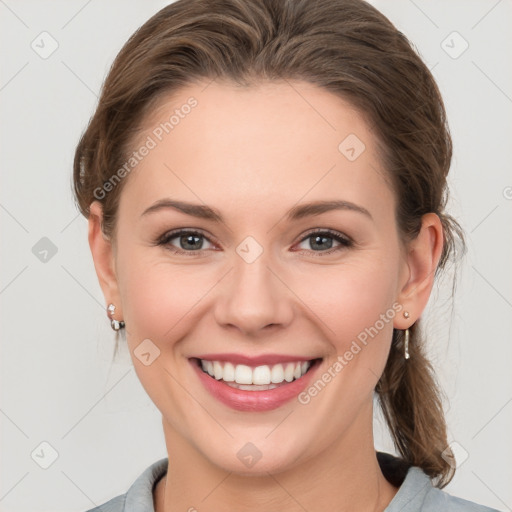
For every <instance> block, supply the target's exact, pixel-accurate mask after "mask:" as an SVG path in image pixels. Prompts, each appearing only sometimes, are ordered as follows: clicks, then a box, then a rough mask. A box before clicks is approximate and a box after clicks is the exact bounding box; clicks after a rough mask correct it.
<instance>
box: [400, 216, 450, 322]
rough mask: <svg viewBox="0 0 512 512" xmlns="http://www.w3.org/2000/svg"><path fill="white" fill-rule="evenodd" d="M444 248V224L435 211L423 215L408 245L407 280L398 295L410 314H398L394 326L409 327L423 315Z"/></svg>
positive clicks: (405, 309)
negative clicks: (416, 232) (405, 315)
mask: <svg viewBox="0 0 512 512" xmlns="http://www.w3.org/2000/svg"><path fill="white" fill-rule="evenodd" d="M442 249H443V225H442V223H441V220H440V219H439V216H438V215H436V214H435V213H427V214H425V215H423V217H422V223H421V230H420V232H419V233H418V236H417V237H416V238H415V239H414V240H412V241H411V242H410V243H409V245H408V247H407V256H406V258H407V261H406V263H407V267H408V272H406V273H405V275H406V278H405V282H404V283H403V285H402V288H401V290H400V293H399V296H398V302H399V303H400V304H402V305H403V307H404V311H408V312H409V315H410V316H409V318H404V317H403V316H402V315H399V316H397V317H396V322H395V324H396V325H395V326H394V327H395V328H397V329H407V328H408V327H410V326H411V325H412V324H413V323H414V322H416V320H417V319H418V318H419V317H420V316H421V314H422V312H423V310H424V309H425V307H426V305H427V303H428V299H429V297H430V293H431V291H432V287H433V285H434V277H435V271H436V268H437V265H438V263H439V259H440V258H441V253H442Z"/></svg>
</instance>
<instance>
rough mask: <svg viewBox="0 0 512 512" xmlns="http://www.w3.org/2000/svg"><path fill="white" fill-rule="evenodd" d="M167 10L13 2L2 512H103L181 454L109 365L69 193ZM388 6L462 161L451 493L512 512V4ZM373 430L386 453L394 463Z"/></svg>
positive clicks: (4, 236) (5, 32) (2, 299)
mask: <svg viewBox="0 0 512 512" xmlns="http://www.w3.org/2000/svg"><path fill="white" fill-rule="evenodd" d="M166 3H167V2H165V1H163V0H158V1H157V0H146V1H138V2H136V1H134V0H130V1H126V0H123V1H121V0H116V1H109V2H100V1H99V0H89V1H84V0H80V1H75V0H73V1H69V0H66V1H63V0H62V1H52V2H50V1H41V0H37V1H35V0H34V1H17V2H16V1H14V0H0V38H1V48H2V53H1V59H2V60H1V75H0V101H1V119H2V122H1V126H0V130H1V142H2V153H1V158H0V164H1V173H2V174H1V180H2V181H1V192H0V223H1V242H2V245H1V249H2V250H1V276H0V303H1V336H2V337H1V354H0V364H1V371H2V373H1V380H2V387H1V407H0V425H1V429H2V430H1V433H2V437H1V458H0V460H1V480H0V510H2V511H6V510H9V511H50V510H51V511H71V510H76V511H79V510H85V509H88V508H92V507H93V506H95V505H98V504H101V503H103V502H104V501H107V500H108V499H110V498H112V497H113V496H115V495H117V494H120V493H123V492H125V491H126V490H127V489H128V487H129V486H130V485H131V483H132V482H133V481H134V480H135V478H136V477H137V476H138V475H139V474H140V473H141V472H142V471H143V470H144V469H145V468H146V467H147V466H149V465H150V464H151V463H152V462H154V461H156V460H157V459H159V458H160V457H165V456H166V455H167V453H166V449H165V444H164V439H163V432H162V426H161V421H160V414H159V412H158V410H157V409H156V407H155V406H154V405H153V404H152V402H151V401H150V399H149V398H148V397H147V395H146V394H145V392H144V390H143V388H142V386H141V385H140V383H139V381H138V379H137V377H136V375H135V373H134V370H133V367H132V363H131V361H130V358H129V354H128V353H127V351H126V350H125V351H123V352H122V353H121V357H120V358H118V360H117V362H115V363H114V364H112V365H111V357H112V350H113V346H114V336H113V331H111V329H110V326H109V324H108V320H107V317H106V314H105V310H104V307H105V304H104V300H103V296H102V294H101V291H100V288H99V285H98V283H97V279H96V275H95V273H94V267H93V263H92V259H91V257H90V252H89V247H88V244H87V229H86V227H87V224H86V221H85V219H83V218H82V217H80V216H78V214H77V210H76V209H75V207H74V203H73V200H72V195H71V186H70V183H71V168H72V158H73V154H74V148H75V145H76V143H77V142H78V138H79V135H80V133H81V132H82V131H83V130H84V129H85V127H86V123H87V121H88V119H89V117H90V116H91V114H92V113H93V110H94V107H95V105H96V102H97V94H98V92H99V90H100V86H101V84H102V81H103V79H104V78H105V75H106V73H107V70H108V68H109V66H110V64H111V63H112V60H113V59H114V57H115V55H116V54H117V52H118V51H119V50H120V48H121V46H122V45H123V43H124V42H125V41H126V40H127V38H128V37H129V36H130V35H131V34H132V32H133V31H134V30H135V29H136V28H137V27H138V26H140V25H141V24H142V23H143V22H144V21H146V20H147V19H148V18H149V17H150V16H151V15H152V14H154V13H155V12H157V11H158V10H159V9H160V8H161V7H163V6H164V5H166ZM373 3H374V5H376V6H377V7H378V8H380V9H381V10H382V11H383V12H384V13H385V14H386V15H387V16H388V17H389V18H390V19H391V20H392V21H393V22H394V23H395V24H396V25H397V26H398V27H399V28H400V29H401V30H402V31H403V32H404V33H405V34H406V35H407V36H408V37H409V38H410V39H411V40H412V41H413V42H414V44H415V45H416V47H417V48H418V50H419V51H420V53H421V55H422V56H423V58H424V60H425V61H426V62H427V64H428V65H429V67H430V68H431V69H432V70H433V73H434V75H435V77H436V78H437V80H438V83H439V85H440V87H441V90H442V93H443V95H444V98H445V101H446V105H447V109H448V115H449V121H450V126H451V129H452V134H453V139H454V145H455V154H454V160H453V166H452V172H451V179H450V182H451V184H452V196H453V200H452V202H451V207H450V210H451V212H452V213H454V214H455V215H456V216H458V218H459V219H460V221H461V223H462V224H463V226H464V228H465V229H466V233H467V236H468V242H469V255H468V258H467V260H466V262H465V264H464V266H463V268H462V272H461V275H460V279H459V286H458V289H457V295H456V299H455V306H454V308H453V310H452V307H451V302H450V301H449V300H448V298H449V291H450V290H449V286H450V281H449V279H448V280H446V282H445V284H444V286H441V287H440V288H439V290H438V291H436V293H435V294H434V295H433V297H432V300H431V303H430V304H429V307H428V325H429V326H430V333H431V336H430V339H431V343H432V344H431V347H430V350H431V355H432V359H433V361H434V364H435V366H436V367H437V369H438V375H439V380H440V382H441V384H442V386H443V388H444V390H445V392H446V396H447V407H448V413H447V419H448V425H449V437H450V439H449V440H450V442H453V443H456V444H455V445H454V446H455V448H456V454H457V455H458V465H459V467H458V470H457V474H456V477H455V479H454V480H453V482H452V483H451V484H450V485H449V486H448V487H447V488H446V490H447V491H448V492H450V493H452V494H455V495H458V496H460V497H463V498H466V499H469V500H472V501H476V502H479V503H482V504H486V505H489V506H492V507H495V508H497V509H498V510H502V511H505V510H512V486H511V481H512V470H511V464H510V461H511V460H512V442H511V436H510V432H512V376H511V371H510V366H511V361H512V358H511V355H512V344H511V343H510V332H511V327H512V315H511V308H512V279H511V265H510V262H511V261H512V257H511V256H512V254H511V253H512V230H511V229H510V221H511V218H512V174H511V172H510V166H511V162H512V144H511V134H512V130H511V128H512V116H511V113H512V68H511V66H510V62H512V44H511V35H510V27H511V26H512V2H511V1H510V0H501V1H484V0H478V1H477V0H473V1H467V0H464V1H462V0H458V1H450V2H447V1H442V0H437V1H426V0H414V1H413V0H400V1H398V0H397V1H389V0H388V1H384V0H374V2H373ZM44 31H46V32H48V33H49V34H50V36H47V35H40V34H41V33H42V32H44ZM454 31H456V32H457V33H458V34H459V35H457V34H453V32H454ZM53 40H54V41H56V43H53ZM33 41H34V43H33ZM443 41H444V43H443ZM465 41H466V42H467V44H468V45H469V46H468V48H467V50H466V51H464V52H463V53H462V54H460V55H459V53H460V52H461V50H462V49H464V47H465V45H466V43H465ZM32 44H33V46H34V48H35V49H37V51H36V50H35V49H33V48H32V47H31V45H32ZM52 44H58V48H57V49H56V50H55V51H54V53H52V54H51V55H49V56H47V55H44V54H43V52H45V51H46V52H49V51H50V50H51V49H52V46H51V45H52ZM37 52H39V53H37ZM41 54H43V56H44V57H46V58H42V56H41ZM454 57H456V58H454ZM43 237H46V238H48V239H49V240H50V241H51V244H49V242H48V241H47V240H43V241H41V239H42V238H43ZM51 245H53V246H54V249H53V250H55V249H56V250H57V252H56V253H55V254H53V253H52V247H51ZM34 247H35V248H34ZM45 251H48V252H45ZM375 424H376V442H377V447H378V448H379V449H387V450H388V451H391V450H392V448H391V446H390V442H389V438H388V437H387V435H386V433H385V431H383V430H382V427H381V419H379V418H378V417H377V418H376V422H375ZM43 442H45V443H48V444H43V445H41V443H43ZM54 451H55V452H54ZM52 454H54V455H58V456H57V458H56V460H55V461H54V462H53V463H52V464H51V465H49V467H48V468H47V469H43V468H42V467H41V465H48V464H50V463H51V462H52Z"/></svg>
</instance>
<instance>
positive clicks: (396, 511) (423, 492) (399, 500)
mask: <svg viewBox="0 0 512 512" xmlns="http://www.w3.org/2000/svg"><path fill="white" fill-rule="evenodd" d="M377 458H378V461H379V464H380V467H381V469H382V472H383V474H384V476H385V477H386V478H387V479H388V480H389V481H390V482H391V483H392V484H393V485H395V486H396V487H399V489H398V492H397V493H396V494H395V496H394V498H393V499H392V500H391V503H390V504H389V505H388V506H387V507H386V509H385V511H384V512H461V511H465V512H498V511H497V510H496V509H493V508H489V507H484V506H483V505H478V504H476V503H473V502H471V501H467V500H463V499H461V498H456V497H454V496H451V495H450V494H448V493H447V492H445V491H443V490H441V489H438V488H436V487H434V486H433V485H432V482H431V480H430V478H429V477H428V476H427V475H426V474H425V473H424V472H423V471H422V470H421V469H420V468H418V467H415V466H413V467H405V466H404V465H403V463H401V462H400V460H399V459H398V458H396V457H394V456H392V455H390V454H387V453H382V452H377ZM167 464H168V459H167V458H165V459H160V460H159V461H157V462H155V463H153V464H152V465H151V466H149V467H148V468H146V469H145V470H144V472H143V473H142V474H141V475H140V476H139V477H138V478H137V480H135V482H134V483H133V484H132V486H131V487H130V488H129V489H128V491H127V492H126V493H125V494H121V495H119V496H117V497H115V498H113V499H111V500H110V501H107V502H106V503H104V504H103V505H101V506H99V507H96V508H93V509H90V510H88V511H87V512H154V508H153V488H154V486H155V485H156V483H157V482H158V480H160V478H162V477H163V476H164V475H165V474H166V472H167Z"/></svg>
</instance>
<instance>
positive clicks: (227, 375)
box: [222, 363, 235, 382]
mask: <svg viewBox="0 0 512 512" xmlns="http://www.w3.org/2000/svg"><path fill="white" fill-rule="evenodd" d="M222 380H223V381H224V382H234V380H235V367H234V366H233V364H232V363H225V364H224V373H223V375H222Z"/></svg>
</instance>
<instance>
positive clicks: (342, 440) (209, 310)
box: [89, 81, 443, 512]
mask: <svg viewBox="0 0 512 512" xmlns="http://www.w3.org/2000/svg"><path fill="white" fill-rule="evenodd" d="M190 96H193V97H194V98H196V99H197V102H198V104H197V106H196V107H195V108H194V109H193V110H192V111H191V112H190V114H188V115H187V116H184V118H183V119H180V122H179V124H177V125H176V126H175V127H174V129H173V130H172V132H170V133H169V134H168V135H166V136H164V137H163V139H162V141H161V142H158V144H157V146H156V147H155V148H154V149H152V150H151V151H150V152H149V154H148V155H147V156H145V157H144V159H143V160H142V161H141V162H140V163H139V164H138V165H137V167H136V169H134V170H133V171H132V172H131V174H130V175H129V176H128V177H126V178H125V179H126V180H127V181H126V183H125V186H124V189H123V191H122V194H121V200H120V205H119V212H118V214H119V217H118V224H117V231H116V234H115V240H114V244H112V243H111V241H109V240H107V239H106V238H105V237H104V236H103V234H102V233H101V230H100V223H101V215H102V212H101V205H100V204H99V203H97V202H95V203H93V204H92V205H91V215H90V218H89V243H90V247H91V251H92V255H93V258H94V264H95V268H96V271H97V275H98V279H99V282H100V284H101V287H102V290H103V293H104V295H105V300H106V303H107V304H109V303H110V302H113V303H114V304H115V305H116V306H117V309H116V313H115V318H117V319H122V320H124V321H125V322H126V336H127V343H128V346H129V349H130V352H131V354H132V359H133V364H134V368H135V370H136V372H137V375H138V377H139V378H140V381H141V383H142V385H143V386H144V388H145V390H146V391H147V393H148V395H149V396H150V397H151V399H152V400H153V402H154V403H155V405H156V406H157V407H158V409H159V410H160V411H161V413H162V424H163V429H164V434H165V440H166V446H167V451H168V454H169V460H170V464H169V470H168V473H167V475H166V477H165V478H163V479H162V480H161V481H160V482H159V483H158V485H157V486H156V489H155V492H154V497H155V506H156V510H157V512H162V511H165V512H171V511H173V512H174V511H178V510H182V511H185V510H189V509H190V508H191V507H195V508H196V509H197V510H201V511H212V512H213V511H215V512H224V511H226V512H227V511H232V510H238V511H253V510H261V509H262V507H263V508H264V509H265V510H266V511H267V512H272V511H284V510H286V511H299V510H301V511H302V510H304V509H306V510H308V511H311V512H312V511H319V510H337V511H349V510H350V511H353V510H359V511H366V510H368V511H372V510H383V509H384V508H385V507H386V506H387V505H388V504H389V502H390V501H391V499H392V498H393V496H394V494H395V493H396V491H397V489H396V488H395V487H393V486H392V485H391V484H389V483H388V482H387V481H386V480H385V478H384V476H383V475H382V473H381V471H380V468H379V466H378V463H377V459H376V455H375V449H374V444H373V432H372V414H373V410H372V407H373V394H374V388H375V385H376V383H377V381H378V379H379V377H380V375H381V373H382V371H383V369H384V366H385V363H386V359H387V355H388V352H389V348H390V343H391V338H392V330H393V327H394V328H397V329H405V328H407V327H409V326H410V325H412V324H413V323H414V322H415V321H416V320H417V319H418V318H419V316H420V315H421V313H422V311H423V310H424V308H425V306H426V304H427V301H428V298H429V295H430V292H431V289H432V285H433V279H434V270H435V268H436V266H437V263H438V261H439V257H440V254H441V249H442V243H443V241H442V240H443V238H442V227H441V223H440V221H439V218H438V217H437V216H436V215H435V214H427V215H425V216H424V217H423V225H422V229H421V232H420V234H419V235H418V237H417V238H416V239H415V240H413V241H412V242H411V243H410V244H409V245H407V246H405V245H403V244H402V243H401V242H400V239H399V235H398V231H397V224H396V219H395V215H394V211H395V197H394V192H393V190H391V188H390V186H389V184H388V182H387V181H386V179H385V174H384V170H383V169H382V165H381V162H380V159H379V155H378V152H377V141H376V138H375V136H374V134H373V133H372V132H371V131H370V129H369V128H368V125H367V123H366V122H365V120H364V118H363V117H362V116H361V115H360V114H359V113H358V112H357V111H356V110H354V109H353V108H352V107H351V106H350V105H349V104H348V103H346V102H344V101H342V100H341V99H340V98H338V97H337V96H334V95H333V94H331V93H330V92H328V91H325V90H323V89H320V88H317V87H316V86H314V85H311V84H307V83H303V82H298V81H296V82H272V83H270V82H262V83H260V84H258V85H257V86H251V87H250V88H245V89H243V88H240V87H236V86H234V85H232V84H229V83H219V82H216V81H215V82H211V83H210V84H209V85H207V84H206V83H202V84H195V85H190V86H187V87H186V88H184V89H182V90H180V91H179V92H178V93H177V94H173V95H169V96H167V97H165V98H163V99H162V100H161V101H160V103H159V105H158V108H155V109H154V110H153V111H152V112H151V113H150V114H149V116H148V117H147V118H146V119H145V121H144V123H143V131H141V132H140V133H139V137H138V140H137V141H136V142H135V143H134V148H137V147H139V146H140V143H142V141H144V140H145V139H146V137H147V136H148V134H149V135H150V134H151V133H152V130H154V129H155V127H157V126H158V125H159V123H160V122H163V121H165V120H168V119H169V116H170V115H171V114H172V112H173V111H174V109H176V108H180V106H181V105H183V104H185V103H186V101H187V99H188V98H189V97H190ZM349 134H356V135H357V137H358V138H359V139H360V140H361V141H363V142H364V144H365V150H364V151H363V152H362V153H361V155H360V156H359V157H358V158H357V159H356V160H354V161H349V159H347V158H346V156H345V155H344V154H342V152H340V151H339V149H338V146H339V144H340V142H342V141H343V140H344V139H345V138H346V137H347V136H348V135H349ZM163 198H172V199H174V200H181V201H188V202H193V203H196V204H206V205H209V206H211V207H213V208H215V209H217V210H218V211H219V212H220V213H221V214H222V216H223V218H224V222H222V223H219V222H214V221H212V220H205V219H199V218H196V217H192V216H189V215H186V214H184V213H181V212H178V211H177V210H174V209H161V210H158V211H155V212H153V213H149V214H146V215H142V213H143V212H144V211H145V209H147V208H148V207H149V206H151V205H152V204H154V203H155V202H156V201H158V200H160V199H163ZM332 199H334V200H341V199H342V200H346V201H350V202H352V203H355V204H357V205H359V206H362V207H364V208H366V209H367V210H368V211H369V212H370V214H371V218H370V217H369V216H366V215H364V214H362V213H359V212H356V211H350V210H334V211H330V212H326V213H322V214H320V215H316V216H310V217H306V218H302V219H300V220H295V221H292V222H288V221H287V220H286V213H287V212H288V210H289V209H290V208H292V207H294V206H296V205H297V204H303V203H305V202H310V201H316V200H332ZM179 228H194V229H197V230H201V231H202V232H203V234H204V237H205V238H200V239H199V242H196V245H192V248H190V245H186V240H185V245H183V244H180V236H178V237H175V238H174V239H172V240H171V241H169V243H168V245H167V247H165V246H158V245H155V241H156V240H157V239H158V238H159V237H161V236H162V235H163V234H165V233H166V232H169V231H171V230H174V229H179ZM325 229H332V230H335V231H338V232H340V233H341V234H342V235H345V236H346V237H349V238H351V239H352V240H353V241H354V245H353V246H352V247H344V246H343V245H342V244H340V243H339V242H337V241H336V240H335V239H332V238H329V239H328V240H327V241H326V242H325V243H324V245H323V246H320V248H317V247H318V246H315V245H314V244H315V237H311V234H310V233H315V232H318V231H321V230H325ZM306 235H309V236H306ZM247 236H251V237H253V238H254V239H255V240H256V241H257V243H258V244H259V245H260V246H261V248H262V249H263V252H262V254H261V255H260V256H259V257H258V258H257V259H256V260H255V261H253V262H252V263H250V264H249V263H247V262H246V261H245V260H244V259H243V258H242V257H240V256H239V254H238V253H237V252H236V248H237V246H238V245H239V244H240V243H241V242H242V241H243V240H244V239H245V238H246V237H247ZM324 236H327V235H324ZM201 240H202V245H201ZM194 247H199V249H195V248H194ZM172 248H174V249H181V250H182V251H188V252H189V253H194V254H192V256H190V254H174V253H173V252H172ZM335 248H339V250H336V251H331V249H335ZM329 251H331V254H326V253H327V252H329ZM195 254H198V255H195ZM319 254H323V256H318V255H319ZM393 304H401V305H402V306H403V310H407V311H408V312H409V314H410V317H409V318H405V317H404V316H403V314H402V312H400V313H397V314H396V315H395V316H394V318H392V319H391V320H390V321H389V322H387V323H385V325H384V327H383V328H382V329H381V330H380V331H379V332H378V335H376V336H374V337H373V338H372V339H371V341H370V342H369V343H368V344H367V345H366V346H364V348H363V349H362V350H361V351H360V352H359V353H358V354H357V355H355V356H354V358H353V359H352V360H351V361H350V362H349V363H348V364H347V365H346V366H345V367H344V368H343V370H342V371H340V372H339V373H338V374H337V375H336V377H335V378H333V379H332V380H331V382H329V384H328V385H326V386H325V388H324V389H323V390H322V391H321V392H320V393H319V394H318V395H317V396H316V397H314V398H313V399H312V400H311V401H310V402H309V403H308V404H306V405H303V404H300V403H299V402H298V401H297V400H292V401H290V402H288V403H286V404H285V405H283V406H282V407H279V408H277V409H275V410H272V411H266V412H239V411H235V410H233V409H230V408H229V407H227V406H225V405H224V404H222V403H220V402H218V401H217V400H216V399H214V398H213V397H212V396H211V395H210V394H209V393H208V391H207V390H206V389H205V388H204V387H203V385H202V384H201V382H200V381H199V379H198V378H197V375H195V373H194V371H193V368H192V366H191V364H190V362H189V360H188V358H189V357H193V356H195V355H198V354H201V353H215V352H236V353H241V354H249V355H259V354H263V353H265V354H268V353H280V354H293V355H297V356H305V357H307V358H308V359H309V358H315V357H322V358H323V361H322V366H321V368H319V369H318V370H317V372H318V373H317V375H318V376H319V377H320V376H321V375H322V373H324V372H325V371H326V370H327V369H328V368H329V367H331V366H332V365H333V364H334V363H335V361H336V360H337V356H338V355H343V354H344V353H345V352H346V351H347V350H348V349H349V348H350V345H351V343H352V341H353V340H354V339H356V337H357V335H358V334H359V333H361V332H362V331H364V329H365V328H368V327H370V326H373V325H375V323H376V321H377V320H378V319H379V318H380V315H381V314H383V313H385V312H386V310H389V309H390V308H392V305H393ZM145 339H150V340H151V342H152V343H153V344H154V345H156V346H157V347H158V349H159V350H160V355H159V357H158V358H157V359H155V360H154V362H153V363H152V364H150V365H148V366H146V365H144V364H142V363H141V361H140V360H139V359H138V358H137V357H135V356H134V353H133V351H134V350H135V349H136V348H137V347H138V346H139V344H140V343H141V342H142V341H143V340H145ZM248 442H251V443H253V444H254V445H255V446H256V447H257V448H258V450H259V451H260V452H261V455H262V456H261V459H260V460H259V461H258V462H257V463H256V464H255V465H254V466H252V467H251V468H248V467H246V466H245V465H244V464H243V463H242V462H241V461H240V460H239V458H238V457H237V452H238V451H239V450H240V449H241V448H242V447H243V446H244V445H245V444H246V443H248Z"/></svg>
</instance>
